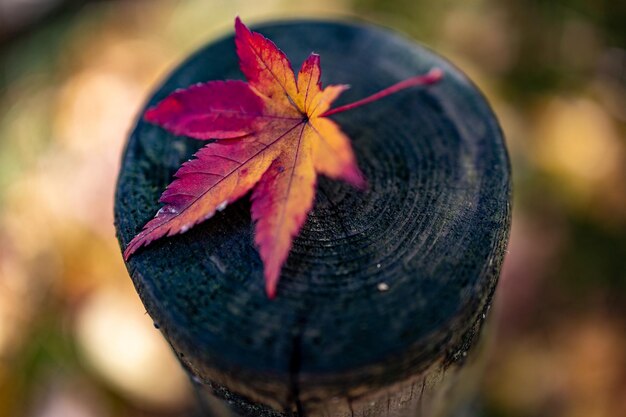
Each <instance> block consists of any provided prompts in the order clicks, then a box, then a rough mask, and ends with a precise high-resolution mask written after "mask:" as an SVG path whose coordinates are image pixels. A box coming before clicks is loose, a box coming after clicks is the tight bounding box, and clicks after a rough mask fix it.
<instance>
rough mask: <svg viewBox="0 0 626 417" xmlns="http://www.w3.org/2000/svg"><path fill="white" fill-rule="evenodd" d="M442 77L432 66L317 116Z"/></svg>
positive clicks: (361, 103) (426, 83)
mask: <svg viewBox="0 0 626 417" xmlns="http://www.w3.org/2000/svg"><path fill="white" fill-rule="evenodd" d="M442 78H443V71H442V70H441V69H440V68H436V67H435V68H432V69H431V70H430V71H428V73H427V74H425V75H418V76H415V77H412V78H409V79H407V80H404V81H400V82H399V83H397V84H394V85H392V86H391V87H387V88H385V89H384V90H382V91H379V92H378V93H375V94H372V95H371V96H369V97H365V98H364V99H361V100H358V101H355V102H354V103H350V104H346V105H343V106H339V107H336V108H334V109H330V110H327V111H325V112H324V113H322V114H321V115H320V116H319V117H327V116H330V115H332V114H337V113H342V112H344V111H347V110H352V109H354V108H356V107H360V106H363V105H365V104H369V103H371V102H373V101H376V100H379V99H381V98H383V97H387V96H388V95H391V94H394V93H397V92H398V91H401V90H404V89H407V88H410V87H416V86H420V85H430V84H434V83H436V82H438V81H439V80H441V79H442Z"/></svg>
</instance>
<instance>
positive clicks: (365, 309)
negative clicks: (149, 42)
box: [115, 21, 510, 417]
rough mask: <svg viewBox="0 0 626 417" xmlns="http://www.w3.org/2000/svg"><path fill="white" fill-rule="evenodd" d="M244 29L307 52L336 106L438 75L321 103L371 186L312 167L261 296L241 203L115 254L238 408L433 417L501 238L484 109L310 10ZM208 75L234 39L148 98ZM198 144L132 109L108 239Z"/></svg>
mask: <svg viewBox="0 0 626 417" xmlns="http://www.w3.org/2000/svg"><path fill="white" fill-rule="evenodd" d="M256 30H258V31H260V32H261V33H263V34H264V35H266V36H268V37H269V38H270V39H272V40H273V41H274V42H275V43H276V44H277V45H278V47H279V48H281V49H282V50H283V51H284V52H285V53H286V54H287V56H288V57H289V58H290V59H291V61H292V63H293V65H294V66H296V67H298V66H299V65H300V63H301V62H302V61H303V60H304V59H305V58H306V56H307V55H308V54H309V53H310V52H312V51H314V52H317V53H319V54H320V55H321V59H322V71H323V82H324V85H327V84H329V83H333V84H338V83H345V84H350V85H351V89H350V90H348V91H347V92H346V93H344V94H343V95H342V96H341V98H340V99H339V100H338V102H337V103H336V104H337V105H341V104H343V103H346V102H350V101H354V100H357V99H360V98H362V97H365V96H367V95H369V94H371V93H373V92H375V91H377V90H380V89H382V88H384V87H387V86H389V85H391V84H393V83H395V82H398V81H400V80H402V79H405V78H408V77H410V76H413V75H416V74H420V73H426V72H427V71H428V70H430V69H431V68H432V67H439V68H441V69H442V70H443V71H444V73H445V75H444V79H443V81H441V82H440V83H439V84H437V85H434V86H430V87H428V88H415V89H410V90H407V91H403V92H401V93H398V94H396V95H393V96H391V97H388V98H385V99H383V100H380V101H378V102H376V103H373V104H370V105H368V106H366V107H362V108H359V109H355V110H353V111H350V112H347V113H343V114H339V115H337V116H336V117H335V116H333V118H334V119H335V120H336V121H337V122H338V123H339V124H340V125H341V126H342V128H343V130H344V131H345V132H346V133H347V134H348V135H349V137H350V138H352V139H353V141H352V142H353V147H354V149H355V152H356V155H357V158H358V163H359V166H360V167H361V168H362V170H363V172H364V173H365V175H366V176H367V179H368V181H369V189H368V190H367V191H364V192H362V191H358V190H356V189H354V188H352V187H351V186H349V185H347V184H344V183H341V182H338V181H333V180H329V179H326V178H323V177H321V178H320V179H319V182H318V187H317V198H316V202H315V206H314V209H313V211H312V212H311V214H310V215H309V217H308V220H307V222H306V224H305V226H304V228H303V230H302V232H301V234H300V236H299V237H297V238H296V239H295V241H294V245H293V249H292V251H291V253H290V255H289V258H288V260H287V262H286V264H285V266H284V268H283V271H282V277H281V281H280V284H279V286H278V293H277V297H276V299H275V300H269V299H268V298H267V296H266V295H265V292H264V283H263V274H262V264H261V261H260V258H259V255H258V253H257V250H256V248H255V246H254V242H253V224H252V222H251V218H250V203H249V200H248V198H243V199H241V200H239V201H238V202H236V203H234V204H232V205H230V206H228V207H227V208H226V209H225V210H224V211H223V212H221V213H218V214H216V215H215V216H214V217H213V218H212V219H210V220H208V221H206V222H204V223H202V224H201V225H198V226H196V227H195V228H193V229H191V230H190V231H189V232H187V233H185V234H182V235H178V236H174V237H170V238H164V239H161V240H158V241H156V242H155V243H153V244H151V245H150V246H148V247H146V248H144V249H142V250H140V251H138V252H137V253H136V254H135V255H134V256H133V257H132V258H131V259H130V260H129V262H128V263H127V266H128V270H129V273H130V275H131V278H132V280H133V282H134V284H135V287H136V289H137V292H138V293H139V296H140V297H141V299H142V301H143V303H144V305H145V307H146V309H147V311H148V313H149V314H150V316H152V318H153V319H154V322H155V326H156V327H157V328H159V329H160V330H161V332H162V333H163V335H164V336H165V337H166V339H167V340H168V341H169V343H170V344H171V345H172V347H173V349H174V351H175V352H176V354H177V355H178V357H179V358H180V361H181V363H182V364H183V366H184V367H185V368H186V369H187V370H188V372H189V373H190V374H191V375H193V377H194V380H195V381H197V382H198V384H200V385H202V387H204V388H203V389H205V390H206V391H207V392H211V393H213V394H214V395H216V396H218V397H219V398H221V399H223V400H225V402H226V403H227V404H228V405H229V406H230V407H231V408H232V409H233V410H234V412H235V413H237V415H241V416H286V415H297V416H332V417H336V416H403V417H404V416H423V417H427V416H434V415H439V413H442V412H444V409H445V408H446V406H447V405H449V404H450V403H451V398H452V397H453V396H454V395H453V391H454V390H456V389H457V388H454V386H455V383H456V382H455V381H456V379H457V377H458V375H459V370H460V369H461V368H462V365H463V363H464V361H465V360H466V356H467V352H468V351H470V349H471V348H472V346H474V345H475V342H476V340H477V336H478V334H479V330H480V329H481V326H482V323H483V321H484V318H485V315H486V313H487V310H488V309H489V305H490V302H491V298H492V295H493V293H494V289H495V287H496V283H497V279H498V275H499V271H500V266H501V264H502V259H503V256H504V252H505V248H506V243H507V238H508V231H509V226H510V204H509V202H510V178H509V162H508V157H507V151H506V148H505V144H504V140H503V137H502V133H501V130H500V128H499V126H498V122H497V120H496V118H495V117H494V115H493V113H492V111H491V110H490V108H489V106H488V104H487V102H486V101H485V99H484V97H483V96H482V95H481V93H480V92H479V91H478V90H477V89H476V87H475V86H474V85H473V84H472V83H471V82H470V81H469V80H468V79H467V78H466V77H465V76H464V75H463V74H462V73H461V72H460V71H459V70H458V69H456V68H455V67H453V66H452V65H451V64H450V63H449V62H447V61H446V60H444V59H442V58H441V57H439V56H437V55H436V54H434V53H433V52H431V51H429V50H427V49H425V48H423V47H421V46H418V45H416V44H414V43H413V42H411V41H409V40H407V39H405V38H402V37H399V36H397V35H395V34H393V33H391V32H388V31H386V30H381V29H378V28H374V27H371V26H368V25H360V24H348V23H338V22H321V21H295V22H294V21H291V22H284V23H276V24H271V25H265V26H261V27H257V28H256ZM223 79H242V74H241V73H240V71H239V68H238V61H237V58H236V54H235V45H234V40H233V37H232V36H229V37H227V38H225V39H223V40H220V41H217V42H215V43H213V44H210V45H208V46H207V47H205V48H204V49H202V50H200V51H199V52H198V53H196V54H195V55H193V56H192V57H191V58H189V59H188V60H187V61H186V62H184V63H183V64H182V65H181V66H180V67H179V68H177V69H176V70H175V71H174V72H173V73H172V74H171V75H170V77H169V78H168V79H167V80H166V81H165V83H164V84H163V85H162V86H161V87H160V88H159V89H158V91H157V92H156V93H155V94H154V96H153V97H152V98H151V99H150V101H149V102H148V106H151V105H154V104H156V103H157V102H158V101H160V100H161V99H163V98H164V97H165V96H166V95H168V94H169V93H171V92H172V91H173V90H175V89H177V88H183V87H187V86H189V85H191V84H193V83H197V82H203V81H208V80H223ZM202 145H203V143H201V142H200V141H196V140H193V139H189V138H185V137H176V136H174V135H172V134H169V133H167V132H166V131H164V130H163V129H161V128H159V127H156V126H153V125H150V124H147V123H145V122H143V121H142V120H141V119H140V120H139V121H138V122H137V126H136V128H135V129H134V131H133V133H132V135H131V137H130V139H129V141H128V145H127V148H126V150H125V152H124V156H123V163H122V168H121V173H120V176H119V183H118V187H117V194H116V199H115V216H116V226H117V231H118V235H119V240H120V244H121V246H122V247H125V246H126V245H127V244H128V242H129V241H130V240H131V238H132V237H133V236H134V235H135V234H136V233H137V232H139V231H140V229H141V228H142V226H143V225H144V224H145V223H146V222H147V221H148V220H149V219H151V218H152V217H153V216H154V214H155V213H156V211H157V210H158V209H159V207H160V205H159V203H158V198H159V196H160V194H161V193H162V192H163V190H164V189H165V187H166V186H167V185H168V183H169V182H171V180H172V177H173V174H174V172H175V171H176V170H177V168H178V167H179V166H180V164H181V163H182V162H183V161H186V160H187V159H189V158H190V157H191V155H192V154H193V153H194V152H195V151H197V150H198V149H199V147H201V146H202ZM471 356H472V352H470V357H471ZM163 377H164V378H167V375H163Z"/></svg>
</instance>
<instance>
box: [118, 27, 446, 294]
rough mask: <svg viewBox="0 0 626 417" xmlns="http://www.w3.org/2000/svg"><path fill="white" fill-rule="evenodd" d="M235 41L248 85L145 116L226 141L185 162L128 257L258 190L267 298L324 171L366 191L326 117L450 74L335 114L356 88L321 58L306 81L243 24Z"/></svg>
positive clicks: (313, 61)
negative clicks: (337, 78)
mask: <svg viewBox="0 0 626 417" xmlns="http://www.w3.org/2000/svg"><path fill="white" fill-rule="evenodd" d="M235 43H236V47H237V54H238V56H239V62H240V67H241V70H242V72H243V73H244V75H245V76H246V78H247V79H248V83H247V84H246V83H244V82H241V81H211V82H208V83H205V84H198V85H195V86H192V87H190V88H187V89H184V90H179V91H176V92H174V93H172V94H171V95H170V96H168V97H167V98H165V99H164V100H163V101H161V102H160V103H159V104H158V105H157V106H155V107H153V108H151V109H149V110H148V111H147V112H146V114H145V119H146V120H147V121H149V122H151V123H154V124H157V125H159V126H161V127H163V128H165V129H167V130H169V131H170V132H172V133H175V134H178V135H186V136H190V137H193V138H196V139H219V140H218V141H215V142H211V143H209V144H207V145H206V146H205V147H203V148H202V149H200V151H199V152H197V153H196V154H195V155H194V157H195V158H194V159H192V160H190V161H188V162H186V163H184V164H183V165H182V167H181V168H180V169H179V170H178V172H177V173H176V175H175V177H176V179H175V180H174V181H173V182H172V183H171V184H170V185H169V186H168V187H167V189H166V190H165V191H164V192H163V194H162V195H161V199H160V202H161V203H164V205H163V207H162V208H161V209H160V210H159V211H158V212H157V214H156V216H155V217H154V218H153V219H152V220H150V221H149V222H148V223H147V224H146V225H145V226H144V228H143V230H142V231H141V232H140V233H139V234H138V235H137V236H135V237H134V238H133V240H132V241H131V242H130V243H129V244H128V246H127V247H126V249H125V251H124V257H125V258H126V259H128V258H129V257H130V256H131V255H132V254H133V253H134V252H135V251H137V249H139V248H140V247H141V246H144V245H147V244H149V243H150V242H152V241H154V240H156V239H159V238H161V237H163V236H166V235H167V236H171V235H174V234H177V233H184V232H185V231H187V230H188V229H189V228H190V227H192V226H194V225H195V224H197V223H200V222H202V221H204V220H207V219H209V218H210V217H212V216H213V214H214V213H215V211H218V210H223V209H224V208H225V207H226V205H228V204H229V203H231V202H233V201H235V200H237V199H238V198H240V197H242V196H243V195H244V194H246V193H247V192H248V191H250V190H252V189H253V190H254V191H253V194H252V218H253V220H254V222H255V243H256V245H257V246H258V248H259V252H260V256H261V259H262V261H263V265H264V275H265V281H266V285H265V288H266V292H267V294H268V296H269V297H270V298H272V297H274V295H275V294H276V286H277V284H278V280H279V277H280V272H281V268H282V266H283V264H284V262H285V261H286V259H287V256H288V254H289V251H290V249H291V246H292V242H293V239H294V237H295V236H297V235H298V233H299V232H300V230H301V228H302V225H303V224H304V221H305V220H306V216H307V214H308V213H309V211H310V210H311V208H312V206H313V200H314V198H315V183H316V178H317V174H324V175H327V176H329V177H331V178H335V179H341V180H344V181H346V182H348V183H350V184H352V185H354V186H356V187H359V188H363V187H364V186H365V183H366V182H365V178H364V176H363V174H362V173H361V171H360V170H359V167H358V165H357V162H356V158H355V156H354V153H353V151H352V147H351V145H350V140H349V139H348V137H347V136H346V135H345V134H344V133H343V132H342V131H341V129H340V128H339V126H337V124H335V123H334V122H333V121H331V120H329V119H327V118H326V116H328V115H330V114H335V113H339V112H341V111H346V110H349V109H352V108H355V107H357V106H360V105H364V104H367V103H370V102H372V101H374V100H378V99H380V98H383V97H385V96H387V95H389V94H392V93H394V92H396V91H399V90H402V89H405V88H409V87H412V86H417V85H425V84H431V83H434V82H436V81H437V80H439V79H440V78H441V72H440V71H438V70H437V71H431V72H430V73H429V74H427V75H425V76H418V77H414V78H410V79H408V80H405V81H402V82H400V83H398V84H396V85H394V86H391V87H389V88H387V89H385V90H383V91H381V92H379V93H376V94H374V95H373V96H370V97H367V98H365V99H362V100H359V101H357V102H355V103H352V104H348V105H345V106H342V107H338V108H335V109H330V107H331V104H332V102H333V101H334V100H335V99H336V98H337V97H338V96H339V95H340V94H341V93H342V92H343V91H345V90H346V88H347V87H346V86H343V85H336V86H328V87H326V88H324V89H322V85H321V82H320V79H321V68H320V57H319V56H318V55H316V54H311V55H310V56H309V58H307V59H306V61H305V62H304V63H303V64H302V67H301V68H300V71H299V72H298V77H297V80H296V77H295V75H294V72H293V70H292V68H291V64H290V63H289V60H288V59H287V57H286V56H285V55H284V54H283V53H282V52H281V51H280V50H279V49H278V48H277V47H276V45H274V43H272V42H271V41H270V40H268V39H266V38H265V37H263V36H262V35H260V34H258V33H255V32H251V31H250V30H249V29H248V28H247V27H246V26H245V25H244V24H243V23H242V22H241V21H240V20H239V18H237V19H236V21H235Z"/></svg>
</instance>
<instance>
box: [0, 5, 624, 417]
mask: <svg viewBox="0 0 626 417" xmlns="http://www.w3.org/2000/svg"><path fill="white" fill-rule="evenodd" d="M236 14H240V15H241V16H242V17H243V18H244V19H245V20H246V21H247V22H249V23H254V22H259V21H262V20H264V19H273V18H280V17H294V16H299V17H302V16H325V15H332V16H337V15H339V16H353V17H358V18H359V19H364V20H367V21H371V22H375V23H378V24H382V25H385V26H388V27H392V28H394V29H396V30H398V31H400V32H403V33H405V34H407V35H408V36H411V37H413V38H414V39H416V40H419V41H420V42H423V43H425V44H427V45H429V46H430V47H432V48H434V49H436V50H437V51H438V52H439V53H441V54H443V55H444V56H446V57H448V58H450V59H451V60H452V61H453V62H455V63H456V64H457V65H458V66H459V67H461V68H462V69H463V70H464V71H465V72H467V73H468V74H469V75H470V77H471V78H473V79H474V80H475V81H476V83H477V84H478V85H479V86H480V88H481V89H482V90H483V91H484V92H485V93H486V95H487V97H488V98H489V100H490V102H491V103H492V105H493V107H494V110H495V112H496V113H497V115H498V116H499V118H500V121H501V123H502V126H503V129H504V132H505V134H506V138H507V142H508V146H509V150H510V154H511V159H512V164H513V167H514V189H515V204H514V216H513V217H514V219H513V229H512V234H511V241H510V247H509V253H508V256H507V259H506V263H505V266H504V271H503V274H502V279H501V283H500V286H499V289H498V294H497V300H496V306H495V309H496V310H497V314H496V315H494V323H493V325H494V328H495V331H494V334H495V335H494V337H495V338H494V343H495V349H493V352H492V354H491V355H490V357H489V364H488V368H487V373H486V375H485V377H484V379H483V380H482V381H480V382H479V383H480V386H481V397H480V415H481V416H484V417H505V416H506V417H518V416H519V417H526V416H531V417H532V416H537V417H540V416H549V417H601V416H607V417H618V416H626V2H625V1H623V0H561V1H547V0H545V1H541V0H534V1H533V0H526V1H524V0H500V1H496V0H437V1H425V0H395V1H391V0H315V1H308V2H296V1H288V0H256V1H242V0H225V1H220V0H211V1H209V0H195V1H194V0H190V1H165V0H162V1H160V0H144V1H85V0H82V1H79V0H0V416H10V417H22V416H25V417H106V416H128V417H134V416H153V415H154V416H164V417H165V416H179V415H189V412H190V410H191V408H192V404H193V396H192V394H191V392H190V385H189V382H188V380H187V378H186V376H185V375H183V374H182V371H180V369H179V367H178V365H177V363H176V361H175V358H174V356H173V355H172V354H171V353H170V351H169V348H168V346H167V345H166V344H165V342H164V341H163V340H162V338H161V336H160V334H159V332H158V331H156V330H155V329H154V328H153V327H152V322H151V320H150V318H149V317H148V316H147V315H146V314H145V310H144V308H143V306H142V305H141V303H140V302H139V300H138V297H137V296H136V294H135V292H134V289H133V287H132V285H131V282H130V279H129V278H128V274H127V272H126V270H125V268H124V265H123V262H122V258H121V256H120V250H119V248H118V245H117V242H116V240H115V231H114V228H113V218H112V204H113V203H112V201H113V191H114V185H115V180H116V175H117V169H118V165H119V161H120V155H121V152H122V148H123V145H124V141H125V138H126V136H127V133H128V132H129V129H130V128H131V127H132V125H133V122H134V118H135V117H136V115H137V112H138V111H139V109H140V106H141V105H142V103H143V100H145V98H146V97H147V96H148V94H149V93H150V91H151V90H152V89H153V88H155V87H156V85H157V83H158V82H159V80H161V79H162V78H163V77H165V76H166V74H167V72H168V71H169V70H170V69H172V68H173V67H174V66H175V65H176V64H177V63H179V62H180V61H181V60H182V59H184V58H185V57H186V56H187V55H188V54H189V53H190V52H192V51H193V50H194V49H196V48H198V47H199V46H201V45H202V44H204V43H205V42H207V41H209V40H211V39H213V38H215V37H216V36H219V35H223V34H225V33H227V32H228V31H230V30H231V27H232V21H233V17H234V16H235V15H236Z"/></svg>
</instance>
